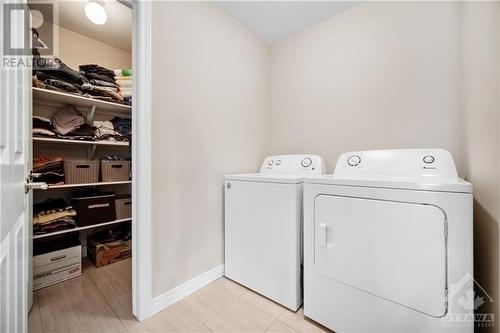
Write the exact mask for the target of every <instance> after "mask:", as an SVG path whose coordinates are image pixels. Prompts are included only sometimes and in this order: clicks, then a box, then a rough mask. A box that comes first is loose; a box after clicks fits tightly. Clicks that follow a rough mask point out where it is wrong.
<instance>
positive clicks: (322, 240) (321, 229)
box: [318, 223, 328, 247]
mask: <svg viewBox="0 0 500 333" xmlns="http://www.w3.org/2000/svg"><path fill="white" fill-rule="evenodd" d="M327 228H328V227H327V226H326V224H325V223H320V224H318V242H319V246H320V247H326V244H327V239H326V237H327V236H326V235H327V232H326V230H327Z"/></svg>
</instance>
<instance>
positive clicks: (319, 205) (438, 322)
mask: <svg viewBox="0 0 500 333" xmlns="http://www.w3.org/2000/svg"><path fill="white" fill-rule="evenodd" d="M472 274H473V223H472V185H471V184H470V183H468V182H466V181H464V180H462V179H460V178H458V177H457V172H456V169H455V164H454V162H453V158H452V157H451V155H450V153H449V152H447V151H445V150H441V149H407V150H379V151H362V152H350V153H345V154H343V155H342V156H341V157H340V158H339V160H338V162H337V165H336V168H335V172H334V174H333V175H328V176H322V177H316V178H310V179H306V180H305V182H304V314H305V315H306V316H307V317H309V318H311V319H313V320H315V321H317V322H319V323H321V324H323V325H325V326H326V327H328V328H330V329H332V330H334V331H336V332H473V325H471V323H470V322H469V323H467V322H466V321H467V320H466V318H469V319H471V315H472V309H473V308H474V306H473V304H472V303H471V302H472V301H473V297H472V299H470V298H468V297H461V295H462V296H464V295H465V292H466V291H467V290H469V289H472V287H473V279H472Z"/></svg>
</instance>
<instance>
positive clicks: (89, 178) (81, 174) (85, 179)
mask: <svg viewBox="0 0 500 333" xmlns="http://www.w3.org/2000/svg"><path fill="white" fill-rule="evenodd" d="M64 179H65V183H66V184H85V183H97V182H98V181H99V161H85V160H64Z"/></svg>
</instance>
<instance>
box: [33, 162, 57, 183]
mask: <svg viewBox="0 0 500 333" xmlns="http://www.w3.org/2000/svg"><path fill="white" fill-rule="evenodd" d="M33 173H38V174H40V176H39V177H37V178H36V181H39V182H45V183H47V184H51V185H60V184H64V165H63V159H62V157H47V156H35V157H33Z"/></svg>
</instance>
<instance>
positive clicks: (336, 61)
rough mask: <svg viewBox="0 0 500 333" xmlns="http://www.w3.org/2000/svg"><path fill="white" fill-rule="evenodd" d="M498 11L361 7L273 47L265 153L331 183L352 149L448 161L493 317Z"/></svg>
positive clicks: (484, 7)
mask: <svg viewBox="0 0 500 333" xmlns="http://www.w3.org/2000/svg"><path fill="white" fill-rule="evenodd" d="M497 6H498V5H497V4H496V3H467V4H461V3H451V2H449V3H438V2H427V3H424V2H421V3H411V2H406V3H404V2H385V3H365V4H362V5H359V6H357V7H354V8H352V9H350V10H348V11H346V12H344V13H342V14H340V15H338V16H336V17H333V18H331V19H329V20H326V21H324V22H322V23H320V24H318V25H315V26H313V27H311V28H309V29H306V30H304V31H302V32H299V33H297V34H295V35H293V36H291V37H289V38H287V39H285V40H283V41H281V42H279V43H277V44H275V45H273V46H272V47H271V64H270V66H271V67H270V68H271V74H270V89H271V90H270V96H271V130H272V131H271V145H270V147H271V152H272V153H301V152H309V153H318V154H320V155H321V156H323V157H324V158H325V159H326V162H327V167H328V169H329V172H332V171H333V168H334V166H335V164H334V163H335V161H336V159H337V157H338V156H339V154H340V153H342V152H345V151H349V150H364V149H386V148H411V147H442V148H446V149H448V150H450V151H451V153H452V154H453V156H454V157H455V160H456V163H457V167H458V169H459V172H460V174H461V176H462V177H465V178H467V179H469V180H470V181H471V182H472V183H473V184H474V191H475V192H474V196H475V205H474V209H475V218H474V233H475V235H474V236H475V237H474V241H475V277H476V278H477V280H478V282H479V283H480V284H481V286H482V287H484V288H485V289H486V290H487V291H488V293H490V294H491V296H492V297H493V298H494V300H495V303H487V305H486V306H483V307H481V308H480V312H485V313H491V312H496V316H497V318H498V309H496V308H495V305H496V303H498V301H500V298H499V296H498V284H499V282H498V272H499V267H498V266H499V265H498V261H499V257H498V238H499V226H498V209H499V195H498V186H499V135H498V133H499V117H498V112H499V85H498V79H499V67H498V63H499V53H498V46H499V36H498V29H499V26H498V10H497ZM497 326H498V324H497ZM497 329H498V327H497V328H491V329H489V330H488V329H485V330H484V331H491V332H495V331H497Z"/></svg>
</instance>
